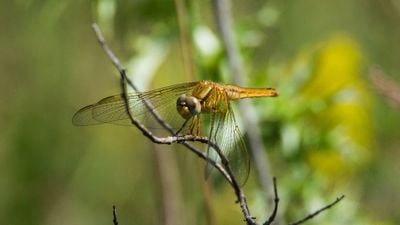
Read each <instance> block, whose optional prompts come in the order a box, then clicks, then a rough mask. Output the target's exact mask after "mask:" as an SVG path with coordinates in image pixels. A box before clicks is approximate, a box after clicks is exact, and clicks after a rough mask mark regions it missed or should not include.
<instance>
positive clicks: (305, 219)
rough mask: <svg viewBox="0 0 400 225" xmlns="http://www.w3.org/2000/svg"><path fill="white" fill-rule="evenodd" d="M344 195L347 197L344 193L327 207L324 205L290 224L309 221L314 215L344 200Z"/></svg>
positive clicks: (295, 224) (294, 224)
mask: <svg viewBox="0 0 400 225" xmlns="http://www.w3.org/2000/svg"><path fill="white" fill-rule="evenodd" d="M344 197H345V196H344V195H342V196H340V197H337V198H336V200H335V201H333V202H332V203H331V204H329V205H326V206H325V207H322V208H320V209H318V210H317V211H315V212H313V213H311V214H309V215H308V216H306V217H304V218H303V219H301V220H299V221H296V222H294V223H290V224H289V225H299V224H302V223H304V222H306V221H308V220H311V219H312V218H313V217H315V216H317V215H318V214H320V213H321V212H323V211H325V210H327V209H329V208H331V207H333V206H334V205H336V204H337V203H339V202H340V201H342V200H343V199H344Z"/></svg>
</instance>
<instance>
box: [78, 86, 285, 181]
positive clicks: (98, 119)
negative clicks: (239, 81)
mask: <svg viewBox="0 0 400 225" xmlns="http://www.w3.org/2000/svg"><path fill="white" fill-rule="evenodd" d="M275 96H278V92H277V91H276V90H275V89H273V88H243V87H238V86H235V85H226V84H219V83H215V82H212V81H197V82H188V83H182V84H176V85H171V86H167V87H163V88H159V89H155V90H151V91H146V92H134V93H129V94H128V95H127V102H128V105H129V110H130V114H131V116H132V117H133V118H134V119H135V120H137V121H139V122H140V123H143V124H144V125H145V126H146V127H147V128H148V129H149V130H151V131H153V132H156V131H164V132H165V127H163V126H162V124H160V121H159V120H157V118H156V117H158V119H159V118H162V120H163V121H166V122H167V123H168V125H169V127H170V128H171V129H172V131H173V134H174V135H186V134H189V135H195V136H201V134H202V130H203V131H205V132H206V136H207V137H208V140H209V141H211V142H212V143H214V144H216V145H218V147H219V148H220V149H221V151H222V154H224V156H225V157H226V158H227V159H228V160H229V163H230V166H231V168H232V171H233V172H234V175H235V177H237V178H238V181H239V182H240V183H241V184H242V185H244V183H245V182H246V181H247V178H248V176H249V171H250V160H249V155H248V151H247V147H246V143H245V141H244V139H243V136H242V134H241V132H240V130H239V128H238V125H237V122H236V119H235V116H234V113H233V110H232V106H231V101H233V100H238V99H244V98H256V97H275ZM129 119H130V118H129V115H128V113H127V111H126V107H125V101H124V99H123V97H122V95H114V96H110V97H106V98H104V99H102V100H100V101H99V102H97V103H95V104H92V105H88V106H86V107H84V108H82V109H80V110H79V111H78V112H76V113H75V115H74V116H73V124H75V125H78V126H85V125H95V124H101V123H114V124H130V120H129ZM164 134H165V133H163V134H162V135H164ZM170 134H171V133H169V135H170ZM206 152H207V156H208V157H210V158H212V159H214V160H217V161H218V160H220V159H219V157H218V154H216V153H215V152H213V151H211V150H210V145H207V147H206Z"/></svg>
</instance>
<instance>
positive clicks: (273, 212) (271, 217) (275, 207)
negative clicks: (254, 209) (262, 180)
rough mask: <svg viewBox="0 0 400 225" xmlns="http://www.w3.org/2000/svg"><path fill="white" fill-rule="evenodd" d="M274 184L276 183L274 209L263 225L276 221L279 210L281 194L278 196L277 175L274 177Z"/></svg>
mask: <svg viewBox="0 0 400 225" xmlns="http://www.w3.org/2000/svg"><path fill="white" fill-rule="evenodd" d="M273 185H274V210H273V211H272V213H271V215H270V216H269V218H268V220H267V221H266V222H265V223H264V224H263V225H270V224H272V222H274V220H275V217H276V213H277V212H278V205H279V196H278V188H277V187H276V177H274V178H273Z"/></svg>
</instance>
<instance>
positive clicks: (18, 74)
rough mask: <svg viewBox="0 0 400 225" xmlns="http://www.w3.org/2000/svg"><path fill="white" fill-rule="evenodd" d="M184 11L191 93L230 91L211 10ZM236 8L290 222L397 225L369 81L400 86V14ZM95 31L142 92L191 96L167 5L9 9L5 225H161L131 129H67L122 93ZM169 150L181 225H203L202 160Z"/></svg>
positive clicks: (145, 156)
mask: <svg viewBox="0 0 400 225" xmlns="http://www.w3.org/2000/svg"><path fill="white" fill-rule="evenodd" d="M186 6H187V11H186V13H187V20H188V24H189V26H188V27H187V29H188V30H187V32H188V33H189V34H190V35H189V36H190V42H191V43H190V45H191V47H192V53H193V55H192V56H191V57H192V59H193V60H194V64H195V75H196V79H211V80H214V81H220V82H224V83H229V82H231V80H232V79H231V77H230V76H231V75H230V73H229V69H228V68H227V61H226V58H225V56H224V51H223V49H222V45H221V42H220V40H219V38H218V34H217V30H216V28H215V27H216V26H215V22H214V17H213V10H212V4H211V3H210V2H208V1H186ZM232 7H233V13H234V20H235V31H236V35H237V41H238V44H239V47H240V50H241V53H242V55H241V57H242V59H243V61H244V66H245V70H246V73H247V74H248V77H246V78H245V80H246V82H247V83H248V86H252V87H266V86H271V87H275V88H277V89H278V90H279V93H280V96H279V97H278V98H275V99H256V100H254V101H253V103H254V104H255V106H256V109H257V112H258V115H259V117H260V119H261V121H260V128H261V130H262V135H263V136H262V137H263V141H264V142H265V145H266V146H267V147H268V149H267V150H266V151H267V153H268V154H269V155H270V159H271V160H270V163H271V165H272V170H273V174H274V175H275V176H277V177H278V186H279V187H278V188H279V193H280V199H281V205H280V208H279V214H280V215H281V216H282V218H283V220H284V221H286V222H291V221H294V220H296V219H299V218H301V217H303V216H305V215H307V214H308V213H309V212H311V211H313V210H315V209H317V208H319V207H321V206H322V205H324V204H326V203H328V202H331V201H333V200H334V199H335V197H336V196H339V195H341V194H346V196H347V197H346V199H345V200H344V201H342V202H341V203H340V204H339V205H337V206H335V207H334V208H333V209H330V210H329V211H327V212H325V213H324V214H321V215H319V216H318V217H317V218H315V219H313V220H312V221H310V223H309V224H363V225H365V224H398V223H400V216H399V214H398V212H397V205H398V204H400V195H399V193H398V191H397V190H399V189H400V182H399V181H398V179H395V178H396V177H398V176H399V175H400V168H399V166H398V162H397V161H398V160H397V159H398V158H399V156H400V155H399V151H398V149H399V148H398V146H399V144H400V143H399V141H400V138H399V136H400V132H399V130H398V128H397V127H398V126H397V125H396V124H400V118H399V116H398V115H399V112H398V111H396V109H393V108H390V106H389V105H388V104H386V103H385V101H384V99H383V98H380V96H379V95H377V94H376V93H375V91H374V88H373V86H372V85H371V82H370V81H369V79H368V69H369V66H370V65H372V64H378V65H380V66H382V68H383V69H384V71H387V72H388V73H389V74H392V76H393V79H394V80H397V81H400V78H399V76H398V71H399V69H400V64H399V63H398V58H399V53H400V42H399V40H400V39H399V38H400V30H399V29H397V28H398V24H399V21H400V8H399V4H398V3H397V1H395V0H385V1H374V0H351V1H347V0H338V1H330V2H324V3H323V4H322V3H321V2H320V1H316V0H307V1H288V0H283V1H282V0H280V1H277V0H270V1H267V2H265V1H261V0H254V1H249V2H246V3H243V2H242V1H233V3H232ZM93 21H98V23H99V25H100V27H101V29H102V31H103V32H104V34H105V36H106V38H107V41H108V42H109V43H110V45H111V47H112V49H113V50H114V51H115V53H116V54H117V55H118V57H119V58H120V59H121V60H122V62H123V65H125V66H126V68H127V69H128V73H129V75H130V76H132V79H133V80H134V81H135V83H136V84H138V86H139V87H140V89H142V90H145V89H150V88H152V87H162V86H166V85H168V84H173V83H179V82H185V81H187V80H186V77H187V76H186V75H185V74H184V72H183V71H184V69H183V65H182V56H181V48H180V39H179V38H180V36H179V28H178V23H177V18H176V9H175V5H174V1H160V0H151V1H148V0H147V1H140V0H137V1H115V0H98V1H63V2H56V1H48V0H47V1H46V0H45V1H40V2H39V1H20V0H16V1H2V2H1V3H0V28H1V29H2V31H3V32H2V35H0V45H1V46H0V49H1V54H0V57H1V64H0V72H1V74H2V75H1V81H0V92H1V95H0V104H1V107H0V124H1V129H0V177H1V179H0V199H1V200H0V224H10V225H18V224H111V206H112V205H113V204H116V205H117V207H118V210H119V211H118V212H119V214H118V215H119V222H120V224H160V223H161V222H162V221H163V216H162V210H163V209H162V201H163V200H162V190H161V187H160V186H161V185H160V179H159V174H158V172H157V168H158V166H159V165H157V161H156V157H155V152H154V151H157V150H154V149H153V148H152V147H151V144H149V141H148V140H146V139H145V138H144V137H143V136H142V135H141V134H140V133H139V132H137V131H136V130H135V129H133V128H128V127H118V126H107V125H105V126H95V127H88V128H76V127H73V126H72V124H71V122H70V121H71V117H72V115H73V113H74V112H75V111H76V110H77V109H78V108H79V107H81V106H83V105H86V104H89V103H92V102H95V101H97V100H98V99H100V98H102V97H105V96H108V95H112V94H116V93H118V92H119V80H118V74H117V73H116V71H115V69H114V68H113V66H112V64H111V63H109V60H108V59H107V58H106V57H105V56H104V54H103V52H102V49H101V48H100V46H99V45H98V43H97V41H96V39H95V37H94V34H93V32H92V30H91V29H90V25H91V23H92V22H93ZM396 76H397V77H396ZM399 83H400V82H399ZM238 116H239V115H238ZM173 146H174V147H175V145H173ZM164 147H165V146H160V148H164ZM176 149H177V151H168V152H169V154H171V155H172V156H173V157H176V159H177V162H178V163H177V165H176V166H177V168H178V171H179V181H178V184H177V185H178V186H179V187H180V189H181V190H180V191H179V193H180V194H181V197H182V198H183V199H184V201H183V205H184V208H183V209H182V211H181V214H182V215H184V216H182V215H181V216H182V217H181V219H182V221H181V222H182V224H207V216H206V212H207V210H206V208H205V205H204V204H205V203H204V199H205V197H204V196H205V194H204V193H203V190H204V189H203V185H204V179H203V177H202V172H203V170H202V167H201V166H199V165H198V164H197V163H194V162H197V161H199V159H197V158H196V157H195V156H193V155H192V154H190V152H188V151H186V150H185V149H183V148H181V147H177V148H176ZM214 181H215V183H214V187H215V189H214V190H213V191H212V192H211V199H212V205H213V211H214V214H215V217H216V218H215V221H216V222H217V224H242V215H241V213H240V209H239V207H238V206H237V205H236V204H234V201H235V199H234V195H233V193H232V190H231V189H230V188H229V186H228V185H227V184H225V183H224V181H223V180H222V179H221V178H220V177H219V176H218V175H217V176H216V177H215V180H214ZM245 192H246V194H247V196H248V202H249V205H250V209H251V210H252V212H253V213H254V215H255V216H257V218H258V219H259V220H260V221H261V220H262V219H263V218H266V217H268V216H269V215H268V212H269V211H270V209H271V206H269V205H267V203H266V202H264V201H263V198H262V193H260V189H259V187H258V183H257V180H256V176H255V175H254V174H252V175H251V177H250V180H249V182H248V184H247V185H246V186H245Z"/></svg>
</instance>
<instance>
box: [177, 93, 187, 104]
mask: <svg viewBox="0 0 400 225" xmlns="http://www.w3.org/2000/svg"><path fill="white" fill-rule="evenodd" d="M186 98H187V97H186V95H181V96H179V97H178V99H177V100H176V106H181V107H182V106H185V105H186Z"/></svg>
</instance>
